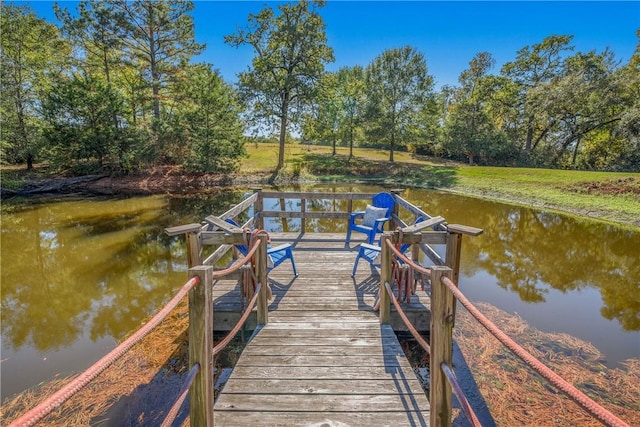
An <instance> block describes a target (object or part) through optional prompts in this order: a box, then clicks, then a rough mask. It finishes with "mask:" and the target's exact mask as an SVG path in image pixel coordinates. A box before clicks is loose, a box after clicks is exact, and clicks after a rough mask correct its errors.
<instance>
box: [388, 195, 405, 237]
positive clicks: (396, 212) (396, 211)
mask: <svg viewBox="0 0 640 427" xmlns="http://www.w3.org/2000/svg"><path fill="white" fill-rule="evenodd" d="M389 192H390V193H391V194H393V199H394V200H395V201H396V203H394V205H393V212H391V213H392V215H391V221H389V227H390V229H391V231H393V230H395V229H396V227H397V226H398V224H396V220H395V219H394V218H395V217H399V216H400V204H399V203H398V197H400V194H402V193H403V192H404V188H393V189H391V190H389Z"/></svg>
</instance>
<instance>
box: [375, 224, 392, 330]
mask: <svg viewBox="0 0 640 427" xmlns="http://www.w3.org/2000/svg"><path fill="white" fill-rule="evenodd" d="M387 242H391V234H390V233H384V234H383V235H382V238H381V239H380V245H381V248H382V257H381V261H380V287H379V291H378V292H379V294H378V298H379V300H380V323H382V324H388V323H389V320H390V314H391V299H390V296H389V293H388V292H387V290H386V288H385V283H387V282H391V260H392V259H393V255H392V254H391V249H390V248H389V245H388V244H387Z"/></svg>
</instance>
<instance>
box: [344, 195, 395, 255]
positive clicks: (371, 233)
mask: <svg viewBox="0 0 640 427" xmlns="http://www.w3.org/2000/svg"><path fill="white" fill-rule="evenodd" d="M393 205H395V200H394V199H393V196H392V195H391V194H389V193H378V194H376V195H375V196H373V198H372V199H371V205H368V206H367V209H366V210H365V211H359V212H353V213H352V214H351V217H350V218H349V227H348V229H347V244H349V242H350V241H351V232H352V231H358V232H360V233H364V234H366V235H367V243H368V244H372V243H373V241H374V240H375V239H376V234H377V233H382V231H383V227H384V223H385V222H387V221H389V220H390V219H391V213H392V212H393ZM358 218H362V220H361V221H360V222H356V219H358Z"/></svg>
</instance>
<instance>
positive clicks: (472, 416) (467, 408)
mask: <svg viewBox="0 0 640 427" xmlns="http://www.w3.org/2000/svg"><path fill="white" fill-rule="evenodd" d="M440 369H442V372H443V373H444V376H445V378H446V379H447V381H449V384H450V385H451V389H452V390H453V393H454V394H455V395H456V397H457V398H458V402H459V403H460V406H461V407H462V412H464V414H465V415H466V416H467V419H468V420H469V421H471V424H473V427H482V424H480V420H478V417H477V416H476V413H475V412H473V409H472V408H471V405H470V404H469V401H468V400H467V397H466V396H465V395H464V392H463V391H462V388H460V384H458V380H457V379H456V376H455V374H454V373H453V371H452V370H451V368H450V367H449V365H447V364H446V363H444V362H442V363H441V364H440Z"/></svg>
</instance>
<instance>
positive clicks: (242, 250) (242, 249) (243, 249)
mask: <svg viewBox="0 0 640 427" xmlns="http://www.w3.org/2000/svg"><path fill="white" fill-rule="evenodd" d="M225 221H227V222H228V223H229V224H231V225H233V226H236V227H238V228H240V226H239V225H238V223H237V222H235V221H234V220H232V219H231V218H227V219H225ZM235 246H236V248H238V250H239V251H240V253H241V254H242V255H246V254H248V253H249V248H248V247H247V245H235Z"/></svg>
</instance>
